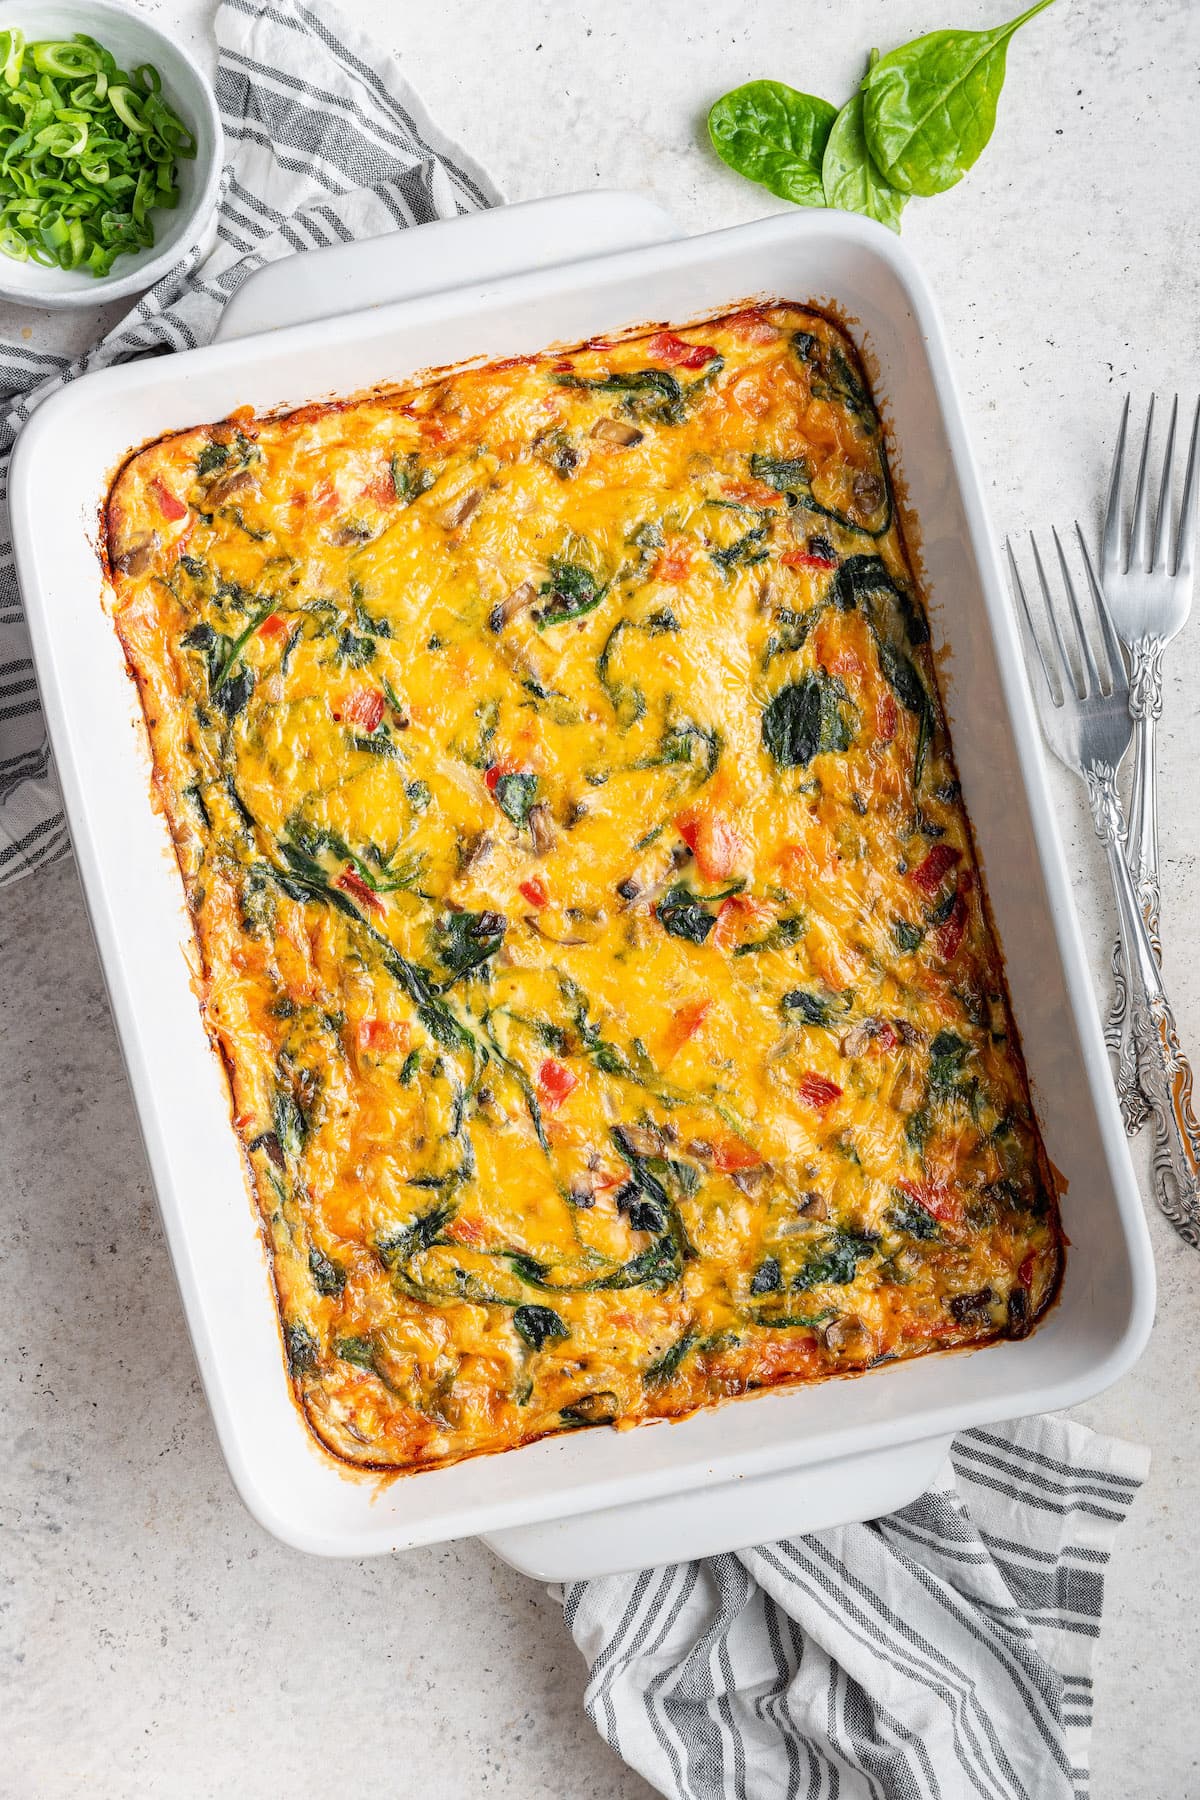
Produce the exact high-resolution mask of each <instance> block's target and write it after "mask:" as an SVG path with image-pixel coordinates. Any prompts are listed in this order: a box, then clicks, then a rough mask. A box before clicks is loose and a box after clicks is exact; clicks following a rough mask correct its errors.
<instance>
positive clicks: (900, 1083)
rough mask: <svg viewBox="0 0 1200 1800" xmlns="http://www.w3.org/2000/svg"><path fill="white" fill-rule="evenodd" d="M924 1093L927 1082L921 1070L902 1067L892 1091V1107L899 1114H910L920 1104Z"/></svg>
mask: <svg viewBox="0 0 1200 1800" xmlns="http://www.w3.org/2000/svg"><path fill="white" fill-rule="evenodd" d="M924 1092H925V1082H924V1078H923V1077H922V1075H921V1074H920V1072H919V1070H917V1069H914V1068H911V1067H902V1068H901V1069H900V1070H899V1071H898V1073H897V1076H896V1084H895V1086H894V1087H893V1089H892V1105H893V1106H894V1107H895V1109H896V1111H897V1112H902V1113H910V1112H912V1111H913V1109H914V1108H915V1107H916V1106H918V1105H919V1104H920V1101H921V1097H922V1095H923V1094H924Z"/></svg>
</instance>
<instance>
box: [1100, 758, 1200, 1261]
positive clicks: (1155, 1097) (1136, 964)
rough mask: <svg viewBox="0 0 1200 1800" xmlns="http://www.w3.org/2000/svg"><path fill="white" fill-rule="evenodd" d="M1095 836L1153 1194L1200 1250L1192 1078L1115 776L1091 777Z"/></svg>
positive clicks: (1104, 771) (1199, 1152)
mask: <svg viewBox="0 0 1200 1800" xmlns="http://www.w3.org/2000/svg"><path fill="white" fill-rule="evenodd" d="M1086 776H1087V786H1088V798H1089V799H1090V801H1091V804H1092V819H1093V821H1094V823H1095V827H1096V835H1097V836H1098V837H1099V839H1100V842H1101V843H1102V844H1103V845H1104V848H1105V850H1106V852H1107V854H1108V867H1109V873H1110V874H1111V876H1112V882H1113V891H1114V893H1115V894H1116V899H1117V913H1118V917H1119V921H1120V931H1121V937H1122V938H1123V940H1124V945H1125V955H1126V957H1127V967H1128V998H1129V1005H1128V1013H1129V1022H1130V1031H1131V1035H1132V1040H1133V1044H1134V1047H1135V1051H1136V1055H1137V1059H1138V1073H1139V1076H1140V1079H1141V1090H1142V1093H1143V1095H1144V1096H1145V1099H1146V1104H1147V1106H1148V1108H1149V1111H1150V1116H1151V1117H1152V1118H1153V1120H1154V1133H1155V1144H1154V1189H1155V1194H1156V1196H1157V1199H1158V1203H1159V1205H1160V1206H1161V1208H1162V1210H1163V1212H1164V1213H1165V1214H1166V1215H1167V1217H1168V1219H1170V1221H1171V1223H1172V1225H1174V1227H1175V1229H1176V1231H1177V1232H1178V1233H1179V1235H1180V1237H1182V1238H1183V1239H1184V1241H1185V1242H1186V1243H1188V1244H1191V1246H1192V1248H1193V1249H1197V1250H1200V1126H1198V1125H1197V1123H1196V1116H1195V1114H1194V1112H1193V1111H1192V1071H1191V1068H1190V1067H1189V1065H1188V1061H1187V1058H1186V1057H1185V1056H1184V1054H1183V1051H1182V1050H1181V1049H1180V1047H1179V1039H1178V1036H1177V1035H1176V1031H1175V1020H1174V1018H1173V1016H1172V1013H1171V1008H1170V1005H1169V1003H1168V1000H1167V996H1166V991H1165V989H1164V988H1163V982H1162V974H1161V972H1160V970H1159V966H1158V958H1157V956H1156V955H1155V950H1154V944H1153V941H1152V939H1151V936H1150V930H1149V927H1148V925H1147V924H1146V920H1145V918H1144V916H1143V914H1142V909H1141V906H1140V905H1139V903H1138V894H1137V890H1136V888H1135V886H1134V881H1133V876H1132V875H1131V874H1130V870H1129V864H1128V863H1127V861H1126V859H1125V852H1124V849H1123V848H1122V838H1123V836H1124V820H1123V819H1122V816H1121V801H1120V797H1119V796H1118V793H1117V780H1116V771H1115V770H1114V769H1113V768H1111V767H1109V766H1108V765H1107V764H1103V763H1096V764H1093V766H1092V767H1091V768H1089V769H1088V770H1087V771H1086Z"/></svg>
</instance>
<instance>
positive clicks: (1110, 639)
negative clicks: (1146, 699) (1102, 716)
mask: <svg viewBox="0 0 1200 1800" xmlns="http://www.w3.org/2000/svg"><path fill="white" fill-rule="evenodd" d="M1075 536H1076V537H1077V538H1078V539H1079V548H1080V549H1081V550H1082V552H1083V566H1084V569H1085V570H1086V571H1087V578H1088V586H1089V587H1090V588H1091V590H1092V601H1093V603H1094V605H1095V608H1096V617H1097V619H1098V620H1099V622H1100V637H1101V641H1102V642H1103V645H1104V649H1105V651H1106V653H1107V656H1108V675H1109V681H1110V682H1111V684H1112V685H1111V687H1110V688H1109V692H1110V694H1114V695H1116V696H1118V697H1120V696H1121V695H1122V694H1128V692H1129V677H1128V675H1127V674H1126V672H1125V657H1124V654H1123V653H1122V650H1121V640H1120V638H1119V637H1118V636H1117V628H1116V626H1115V625H1114V624H1113V622H1112V614H1111V613H1110V612H1109V610H1108V601H1107V600H1106V599H1105V598H1104V590H1103V588H1102V587H1101V586H1100V583H1099V582H1098V581H1097V580H1096V571H1095V569H1094V568H1093V567H1092V559H1091V557H1090V556H1089V555H1088V547H1087V541H1086V539H1085V538H1084V535H1083V527H1082V526H1081V525H1080V523H1079V520H1078V519H1076V521H1075Z"/></svg>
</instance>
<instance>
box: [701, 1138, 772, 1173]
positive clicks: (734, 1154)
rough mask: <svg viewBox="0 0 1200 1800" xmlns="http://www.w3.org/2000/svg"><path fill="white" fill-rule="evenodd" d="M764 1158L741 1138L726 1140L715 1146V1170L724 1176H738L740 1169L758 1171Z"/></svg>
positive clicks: (713, 1156)
mask: <svg viewBox="0 0 1200 1800" xmlns="http://www.w3.org/2000/svg"><path fill="white" fill-rule="evenodd" d="M761 1161H762V1157H761V1156H760V1155H759V1154H758V1151H757V1150H754V1149H752V1148H751V1147H750V1145H749V1144H743V1142H742V1141H741V1139H740V1138H725V1139H723V1140H722V1142H721V1143H719V1144H714V1145H713V1153H712V1162H713V1168H714V1169H719V1170H720V1171H721V1173H722V1175H736V1174H737V1173H738V1171H739V1170H740V1169H757V1167H758V1165H759V1163H760V1162H761Z"/></svg>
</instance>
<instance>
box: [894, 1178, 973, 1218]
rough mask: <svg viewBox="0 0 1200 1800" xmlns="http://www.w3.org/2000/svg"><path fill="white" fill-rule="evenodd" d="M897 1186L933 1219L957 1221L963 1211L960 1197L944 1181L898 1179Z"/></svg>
mask: <svg viewBox="0 0 1200 1800" xmlns="http://www.w3.org/2000/svg"><path fill="white" fill-rule="evenodd" d="M896 1186H897V1187H898V1188H900V1189H901V1191H902V1192H903V1193H905V1194H907V1195H908V1197H909V1199H910V1200H915V1201H916V1203H917V1205H918V1206H919V1207H921V1208H922V1209H923V1210H924V1211H925V1212H927V1213H928V1214H929V1216H930V1218H931V1219H938V1220H939V1221H940V1222H941V1223H942V1224H947V1223H952V1222H954V1221H956V1220H957V1219H958V1218H959V1217H960V1216H961V1213H962V1204H961V1202H960V1200H959V1197H958V1195H957V1194H956V1193H954V1192H953V1191H952V1190H951V1189H950V1188H948V1187H947V1186H946V1184H945V1182H944V1181H898V1182H897V1183H896Z"/></svg>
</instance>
